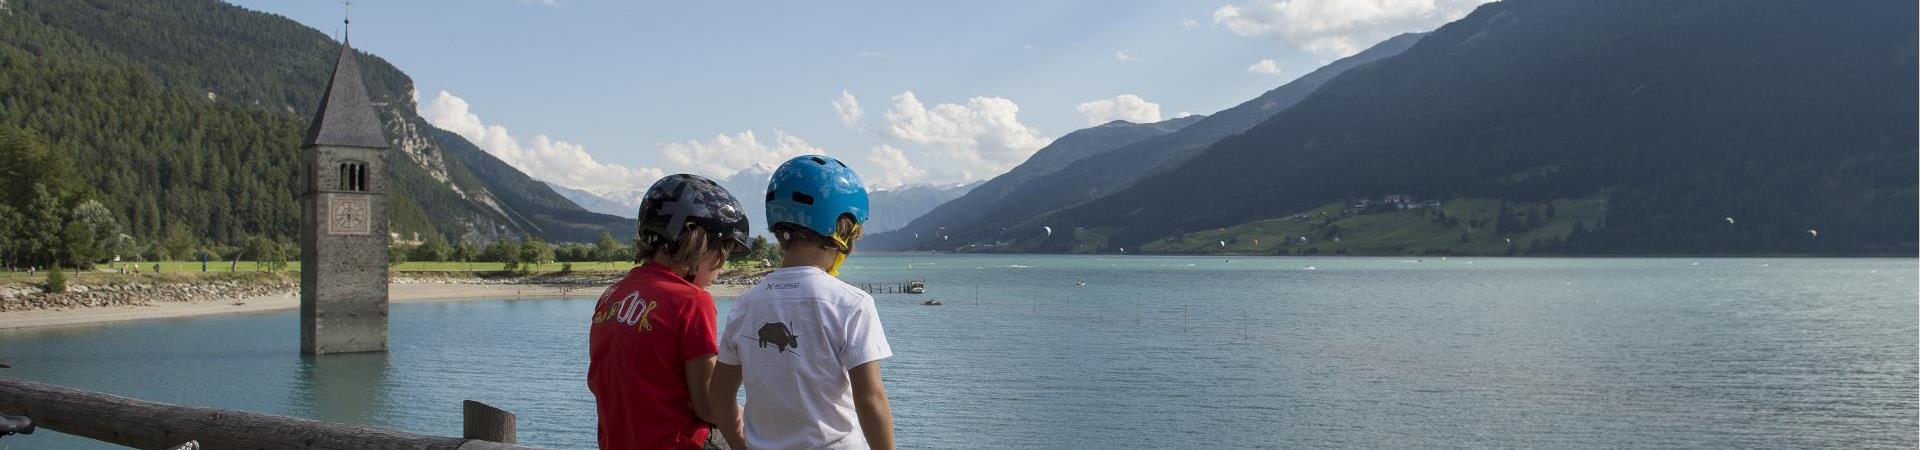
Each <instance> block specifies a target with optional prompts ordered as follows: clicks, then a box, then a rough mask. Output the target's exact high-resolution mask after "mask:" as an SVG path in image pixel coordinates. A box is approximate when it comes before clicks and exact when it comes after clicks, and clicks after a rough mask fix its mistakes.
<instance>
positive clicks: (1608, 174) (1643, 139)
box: [1045, 0, 1920, 255]
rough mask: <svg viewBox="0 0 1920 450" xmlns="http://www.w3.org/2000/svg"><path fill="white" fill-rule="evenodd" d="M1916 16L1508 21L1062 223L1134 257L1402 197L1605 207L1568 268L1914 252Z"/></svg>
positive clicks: (1540, 11) (1660, 11) (1424, 53)
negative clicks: (1268, 222) (1638, 259)
mask: <svg viewBox="0 0 1920 450" xmlns="http://www.w3.org/2000/svg"><path fill="white" fill-rule="evenodd" d="M1915 10H1916V6H1915V3H1914V2H1913V1H1910V0H1861V1H1845V2H1834V1H1815V0H1778V1H1764V2H1750V1H1688V2H1666V1H1599V2H1596V1H1585V0H1507V1H1502V2H1497V3H1490V4H1487V5H1485V6H1482V7H1480V8H1479V9H1478V10H1476V11H1475V12H1473V13H1472V14H1470V15H1468V16H1467V17H1465V18H1463V19H1461V20H1459V21H1457V22H1454V23H1451V24H1448V25H1446V26H1444V27H1442V28H1440V29H1439V30H1436V31H1434V32H1433V33H1431V34H1430V35H1429V36H1427V37H1425V38H1424V39H1422V40H1421V41H1420V42H1419V43H1418V44H1416V45H1414V46H1413V47H1412V48H1410V49H1408V50H1406V51H1405V52H1404V53H1402V54H1401V55H1399V56H1396V57H1393V58H1388V59H1384V60H1381V61H1378V62H1376V63H1373V64H1369V65H1366V66H1363V67H1359V68H1355V69H1353V70H1351V71H1348V72H1347V73H1345V74H1342V75H1340V76H1339V77H1336V78H1335V79H1333V80H1331V81H1329V82H1327V83H1326V84H1325V85H1324V86H1322V87H1321V88H1320V89H1319V90H1318V91H1316V92H1314V93H1313V94H1312V95H1311V96H1309V97H1308V98H1306V99H1305V100H1302V101H1301V102H1300V103H1299V104H1298V105H1295V106H1294V107H1293V108H1290V109H1287V110H1285V111H1283V112H1281V113H1279V114H1277V115H1275V116H1274V117H1273V118H1271V119H1269V120H1267V121H1266V122H1264V123H1262V124H1260V125H1258V126H1256V127H1254V128H1253V129H1251V130H1250V131H1247V132H1246V133H1245V134H1241V135H1238V136H1234V137H1230V138H1227V139H1224V140H1221V141H1220V142H1218V143H1216V144H1214V145H1213V146H1212V147H1210V148H1208V149H1207V150H1205V151H1204V152H1203V153H1202V154H1200V155H1199V156H1197V157H1194V158H1193V159H1192V160H1191V161H1189V162H1187V163H1185V164H1183V165H1180V166H1178V167H1177V168H1174V169H1172V170H1169V171H1166V172H1162V173H1159V174H1157V175H1154V176H1151V177H1149V178H1147V179H1145V180H1142V181H1140V182H1138V183H1136V184H1133V185H1132V186H1131V187H1128V188H1127V189H1125V190H1124V191H1120V192H1117V193H1114V194H1112V195H1108V196H1105V197H1102V198H1100V199H1098V200H1095V201H1092V202H1088V203H1085V204H1082V205H1080V206H1078V207H1075V208H1073V209H1070V210H1067V211H1063V212H1061V213H1058V214H1055V215H1053V216H1051V217H1049V218H1047V219H1045V220H1048V221H1050V222H1052V223H1055V224H1056V225H1055V227H1056V228H1058V227H1060V226H1061V225H1058V224H1072V225H1074V226H1080V227H1088V228H1089V229H1093V228H1102V229H1108V230H1110V232H1111V235H1110V237H1109V238H1108V239H1109V242H1110V243H1111V244H1112V245H1120V246H1132V245H1138V244H1140V243H1144V242H1149V241H1153V240H1156V239H1159V238H1162V237H1166V236H1169V235H1177V234H1180V232H1181V231H1183V230H1187V231H1191V230H1212V229H1214V228H1215V227H1225V226H1233V225H1236V224H1242V223H1247V222H1250V221H1254V220H1258V219H1264V218H1271V217H1279V216H1284V215H1287V214H1292V213H1295V212H1299V211H1303V210H1306V209H1308V208H1312V207H1316V206H1319V205H1324V204H1327V203H1328V202H1339V201H1341V200H1342V199H1351V198H1360V197H1372V196H1379V195H1384V194H1394V193H1406V194H1411V195H1413V196H1415V197H1419V198H1450V197H1459V196H1479V197H1490V198H1500V199H1506V200H1516V201H1539V200H1545V199H1555V198H1592V197H1598V198H1601V199H1604V202H1605V203H1604V206H1603V208H1602V210H1601V211H1602V212H1603V216H1602V218H1601V219H1600V220H1599V221H1598V222H1597V223H1596V224H1594V225H1596V226H1597V229H1596V230H1593V231H1592V232H1590V233H1584V234H1583V235H1577V236H1569V237H1567V242H1566V243H1565V244H1564V245H1561V246H1559V247H1558V248H1557V249H1555V250H1556V251H1565V252H1573V253H1716V254H1723V253H1739V254H1753V253H1767V254H1772V253H1830V254H1831V253H1839V254H1858V253H1896V254H1909V255H1910V254H1913V253H1914V252H1915V235H1916V234H1917V233H1916V231H1917V230H1920V227H1917V226H1916V220H1915V219H1916V205H1917V204H1920V202H1917V201H1916V194H1915V191H1916V189H1915V186H1916V178H1915V175H1914V169H1913V168H1914V167H1915V159H1916V154H1915V148H1916V138H1915V127H1916V122H1917V120H1916V109H1915V104H1914V101H1913V99H1914V98H1915V97H1916V90H1915V83H1914V80H1915V79H1916V65H1915V60H1916V40H1915V36H1916V34H1915V27H1914V24H1913V18H1914V16H1915V13H1916V11H1915ZM1729 217H1737V218H1738V221H1737V224H1736V223H1734V221H1732V220H1726V219H1727V218H1729ZM1809 230H1817V236H1816V233H1814V232H1810V231H1809Z"/></svg>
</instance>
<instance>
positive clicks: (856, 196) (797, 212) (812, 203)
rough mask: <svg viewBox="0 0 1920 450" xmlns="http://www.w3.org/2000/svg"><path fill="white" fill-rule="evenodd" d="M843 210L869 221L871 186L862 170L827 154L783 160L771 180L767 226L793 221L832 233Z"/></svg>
mask: <svg viewBox="0 0 1920 450" xmlns="http://www.w3.org/2000/svg"><path fill="white" fill-rule="evenodd" d="M843 214H851V215H853V220H854V222H855V223H860V224H865V223H867V188H866V186H865V185H864V184H862V183H860V174H856V173H853V169H851V168H848V167H847V164H846V163H842V162H840V160H838V159H833V157H831V156H826V155H806V156H798V157H795V158H793V159H789V160H787V162H786V163H783V164H780V168H779V169H776V170H774V171H773V180H772V181H769V182H768V183H767V226H768V227H772V226H773V224H777V223H782V222H785V223H791V224H794V225H799V226H803V227H806V228H807V229H809V230H813V232H815V233H820V235H821V236H832V235H833V231H834V226H835V225H836V224H837V223H838V221H839V220H840V216H841V215H843Z"/></svg>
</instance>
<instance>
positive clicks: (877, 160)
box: [864, 144, 927, 189]
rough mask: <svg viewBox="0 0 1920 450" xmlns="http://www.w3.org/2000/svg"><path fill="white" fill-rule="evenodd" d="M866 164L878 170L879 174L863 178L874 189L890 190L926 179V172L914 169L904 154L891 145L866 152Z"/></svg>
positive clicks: (884, 145) (911, 162)
mask: <svg viewBox="0 0 1920 450" xmlns="http://www.w3.org/2000/svg"><path fill="white" fill-rule="evenodd" d="M867 162H868V163H871V164H873V167H876V168H879V169H880V173H878V174H870V175H868V176H866V177H864V178H865V180H866V181H867V185H868V186H870V187H872V188H874V189H892V188H896V187H900V186H902V185H906V184H909V183H916V182H920V181H923V180H924V179H925V178H926V177H927V171H926V170H925V169H921V168H919V167H914V165H913V161H910V160H908V159H907V153H906V152H903V151H900V149H898V148H894V146H891V145H886V144H881V145H880V146H878V147H874V148H873V150H870V151H868V152H867ZM873 175H878V176H873Z"/></svg>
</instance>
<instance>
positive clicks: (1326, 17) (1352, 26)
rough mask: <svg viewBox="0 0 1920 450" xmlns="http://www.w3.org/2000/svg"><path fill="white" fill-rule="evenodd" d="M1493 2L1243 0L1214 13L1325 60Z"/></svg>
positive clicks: (1243, 30)
mask: <svg viewBox="0 0 1920 450" xmlns="http://www.w3.org/2000/svg"><path fill="white" fill-rule="evenodd" d="M1488 1H1491V0H1243V1H1242V2H1241V3H1239V4H1237V5H1226V6H1221V7H1220V8H1219V9H1215V10H1214V11H1213V22H1214V23H1217V24H1221V25H1225V26H1226V27H1227V29H1228V30H1231V31H1233V32H1234V33H1236V34H1239V35H1242V36H1261V35H1263V36H1271V37H1274V38H1278V39H1279V40H1281V41H1282V42H1286V43H1289V44H1292V45H1294V46H1297V47H1299V48H1302V49H1305V50H1307V51H1310V52H1313V53H1315V54H1318V55H1321V56H1333V57H1339V56H1347V55H1352V54H1354V53H1358V52H1359V51H1360V50H1361V49H1363V48H1365V47H1366V46H1369V45H1373V44H1374V43H1376V42H1380V41H1381V40H1385V39H1386V38H1389V37H1392V36H1393V35H1396V34H1400V33H1405V32H1410V31H1427V30H1431V29H1433V28H1435V27H1438V26H1440V25H1441V24H1444V23H1447V22H1451V21H1454V20H1457V19H1459V18H1461V17H1464V16H1466V15H1467V13H1469V12H1472V11H1473V9H1474V8H1476V7H1479V6H1480V5H1481V4H1483V3H1487V2H1488Z"/></svg>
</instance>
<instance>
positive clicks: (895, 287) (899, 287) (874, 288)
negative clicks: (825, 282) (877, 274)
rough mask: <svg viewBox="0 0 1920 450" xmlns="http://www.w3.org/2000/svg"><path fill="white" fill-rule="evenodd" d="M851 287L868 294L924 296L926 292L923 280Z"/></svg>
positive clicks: (860, 284) (925, 283)
mask: <svg viewBox="0 0 1920 450" xmlns="http://www.w3.org/2000/svg"><path fill="white" fill-rule="evenodd" d="M853 286H854V287H857V288H860V290H863V291H867V293H869V294H924V293H926V292H927V282H926V281H924V280H913V281H892V282H878V283H853Z"/></svg>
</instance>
